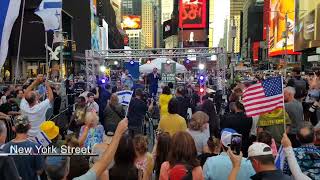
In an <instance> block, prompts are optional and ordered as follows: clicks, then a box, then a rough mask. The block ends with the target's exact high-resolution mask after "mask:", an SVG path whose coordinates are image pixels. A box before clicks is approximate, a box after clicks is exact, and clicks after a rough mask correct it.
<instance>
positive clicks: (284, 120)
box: [281, 76, 287, 133]
mask: <svg viewBox="0 0 320 180" xmlns="http://www.w3.org/2000/svg"><path fill="white" fill-rule="evenodd" d="M281 86H282V106H283V129H284V132H285V133H287V132H286V107H285V105H284V81H283V77H282V76H281Z"/></svg>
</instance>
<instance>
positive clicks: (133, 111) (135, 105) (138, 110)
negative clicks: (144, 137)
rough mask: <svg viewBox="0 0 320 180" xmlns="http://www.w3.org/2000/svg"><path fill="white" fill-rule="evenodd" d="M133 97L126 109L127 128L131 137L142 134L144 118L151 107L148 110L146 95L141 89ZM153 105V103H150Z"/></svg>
mask: <svg viewBox="0 0 320 180" xmlns="http://www.w3.org/2000/svg"><path fill="white" fill-rule="evenodd" d="M134 94H135V97H133V98H132V99H131V101H130V105H129V109H128V115H127V117H128V123H129V124H128V126H129V132H130V134H131V135H136V134H143V125H144V118H145V115H146V113H147V111H149V109H151V108H152V107H151V106H150V107H149V109H148V105H147V95H146V94H145V93H144V92H143V90H142V89H140V88H138V89H136V91H135V93H134ZM151 105H153V103H151Z"/></svg>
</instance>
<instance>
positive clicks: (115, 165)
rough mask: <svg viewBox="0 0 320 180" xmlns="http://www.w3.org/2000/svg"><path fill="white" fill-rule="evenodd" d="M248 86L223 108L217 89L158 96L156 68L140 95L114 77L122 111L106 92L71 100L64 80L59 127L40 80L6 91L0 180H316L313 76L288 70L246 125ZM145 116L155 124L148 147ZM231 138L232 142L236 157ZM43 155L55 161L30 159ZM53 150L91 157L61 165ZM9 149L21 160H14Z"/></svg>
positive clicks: (319, 136)
mask: <svg viewBox="0 0 320 180" xmlns="http://www.w3.org/2000/svg"><path fill="white" fill-rule="evenodd" d="M255 78H256V79H255ZM255 78H253V82H247V81H245V82H243V81H242V82H237V83H236V84H233V85H231V86H230V88H229V91H228V97H227V106H226V107H224V106H223V100H222V96H221V94H220V93H221V91H220V89H218V90H217V91H216V93H215V94H212V93H207V94H205V95H199V94H198V93H197V90H196V88H195V87H194V86H193V85H191V84H189V85H186V86H178V87H176V88H173V86H172V84H168V85H162V86H161V91H160V92H158V84H159V82H160V80H161V77H160V76H159V74H158V73H157V70H156V69H154V71H153V72H152V73H150V74H149V75H148V76H147V79H148V81H149V84H150V88H149V89H148V88H145V89H147V90H148V91H147V92H146V91H144V89H141V88H139V86H136V85H132V84H131V79H130V75H129V74H128V73H127V72H124V73H123V77H121V79H122V80H121V82H120V84H122V89H126V88H129V89H134V95H133V97H132V99H131V101H130V104H129V106H123V105H122V104H120V102H119V99H118V96H117V94H116V92H117V90H119V87H117V86H115V85H112V84H108V83H107V84H103V83H100V84H99V83H98V86H97V88H94V89H92V90H91V91H90V92H87V93H82V94H80V93H78V94H77V91H76V89H77V87H75V85H74V83H73V82H72V81H68V82H67V86H66V91H67V94H69V95H70V96H68V103H69V104H70V106H68V109H69V110H68V111H67V112H66V117H67V119H68V121H67V123H65V124H63V125H61V124H58V123H57V121H56V119H55V118H52V117H53V116H55V115H57V114H59V111H60V109H59V107H60V104H61V99H60V100H59V89H58V87H55V86H53V85H51V84H49V83H48V81H47V80H46V79H45V78H44V77H43V76H42V75H39V76H38V77H37V78H36V79H35V80H34V81H33V82H32V83H31V84H28V85H25V86H8V88H6V89H4V90H3V93H2V95H1V101H0V152H1V153H9V154H10V155H9V156H1V157H0V170H1V174H0V179H12V180H13V179H27V180H28V179H30V180H33V179H38V178H40V179H51V180H62V179H76V180H82V179H83V180H90V179H110V180H131V179H132V180H149V179H160V180H168V179H170V180H182V179H185V180H186V179H190V180H191V179H193V180H202V179H206V180H214V179H217V180H223V179H229V180H233V179H238V180H242V179H243V180H247V179H254V180H256V179H257V180H258V179H261V180H262V179H263V180H267V179H284V180H286V179H292V178H293V179H297V180H300V179H301V180H303V179H320V147H319V146H320V123H319V122H320V121H319V119H320V115H319V112H320V108H319V106H320V105H319V100H320V80H319V77H318V76H317V75H316V74H314V75H310V76H308V77H301V75H300V72H299V71H298V70H295V71H294V74H293V76H292V77H288V78H287V79H286V80H287V81H286V82H285V86H286V87H285V88H284V103H285V107H284V108H281V109H275V110H274V111H272V112H270V113H266V114H262V115H260V116H255V117H248V116H247V115H246V112H245V108H244V105H243V102H242V95H243V92H244V90H245V88H246V87H248V86H250V84H252V83H254V82H255V80H259V77H255ZM209 79H210V78H209ZM209 79H208V86H209V85H210V82H209ZM79 94H80V95H79ZM72 105H73V106H72ZM221 109H223V110H221ZM221 112H225V113H221ZM284 114H285V116H284ZM147 116H148V117H151V118H153V119H157V121H158V122H157V123H156V124H155V128H156V129H155V131H154V133H155V136H154V140H153V139H152V141H150V139H151V138H153V136H149V134H148V133H146V130H145V129H146V128H145V126H146V123H147V121H148V118H146V117H147ZM284 125H285V127H284ZM11 129H13V132H14V133H12V132H11ZM9 131H10V132H9ZM234 137H241V141H240V142H241V143H239V146H238V147H237V148H238V149H237V148H235V146H234V144H233V143H234V142H233V138H234ZM153 142H154V143H153ZM50 146H53V147H56V148H57V149H58V153H57V155H55V154H50V155H49V154H46V153H45V152H43V151H42V153H39V154H37V153H36V152H38V151H37V150H38V147H41V148H45V147H50ZM63 146H68V147H74V148H82V147H85V148H87V149H89V150H90V151H91V152H92V154H85V155H83V156H76V155H73V156H64V155H61V154H59V152H62V147H63ZM15 148H16V149H19V148H22V149H31V152H30V153H29V154H28V155H24V156H21V155H17V152H18V151H15ZM18 153H19V152H18ZM14 154H16V155H14ZM58 154H59V155H58ZM281 157H283V158H281ZM275 159H277V160H275ZM279 159H280V161H279V162H280V163H278V160H279Z"/></svg>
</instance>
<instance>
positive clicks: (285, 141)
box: [281, 133, 292, 148]
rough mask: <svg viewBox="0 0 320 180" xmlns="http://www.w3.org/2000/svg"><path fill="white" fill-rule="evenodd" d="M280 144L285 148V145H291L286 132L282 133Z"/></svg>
mask: <svg viewBox="0 0 320 180" xmlns="http://www.w3.org/2000/svg"><path fill="white" fill-rule="evenodd" d="M281 144H282V146H283V147H285V148H287V147H292V144H291V141H290V139H289V138H288V136H287V134H286V133H283V137H282V139H281Z"/></svg>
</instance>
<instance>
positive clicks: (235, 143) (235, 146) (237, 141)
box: [230, 134, 242, 155]
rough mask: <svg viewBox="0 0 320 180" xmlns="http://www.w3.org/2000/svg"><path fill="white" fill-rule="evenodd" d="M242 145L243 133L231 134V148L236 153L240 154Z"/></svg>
mask: <svg viewBox="0 0 320 180" xmlns="http://www.w3.org/2000/svg"><path fill="white" fill-rule="evenodd" d="M241 146H242V135H241V134H233V135H232V136H231V146H230V148H231V150H232V151H233V153H234V154H236V155H239V154H240V151H241Z"/></svg>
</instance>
